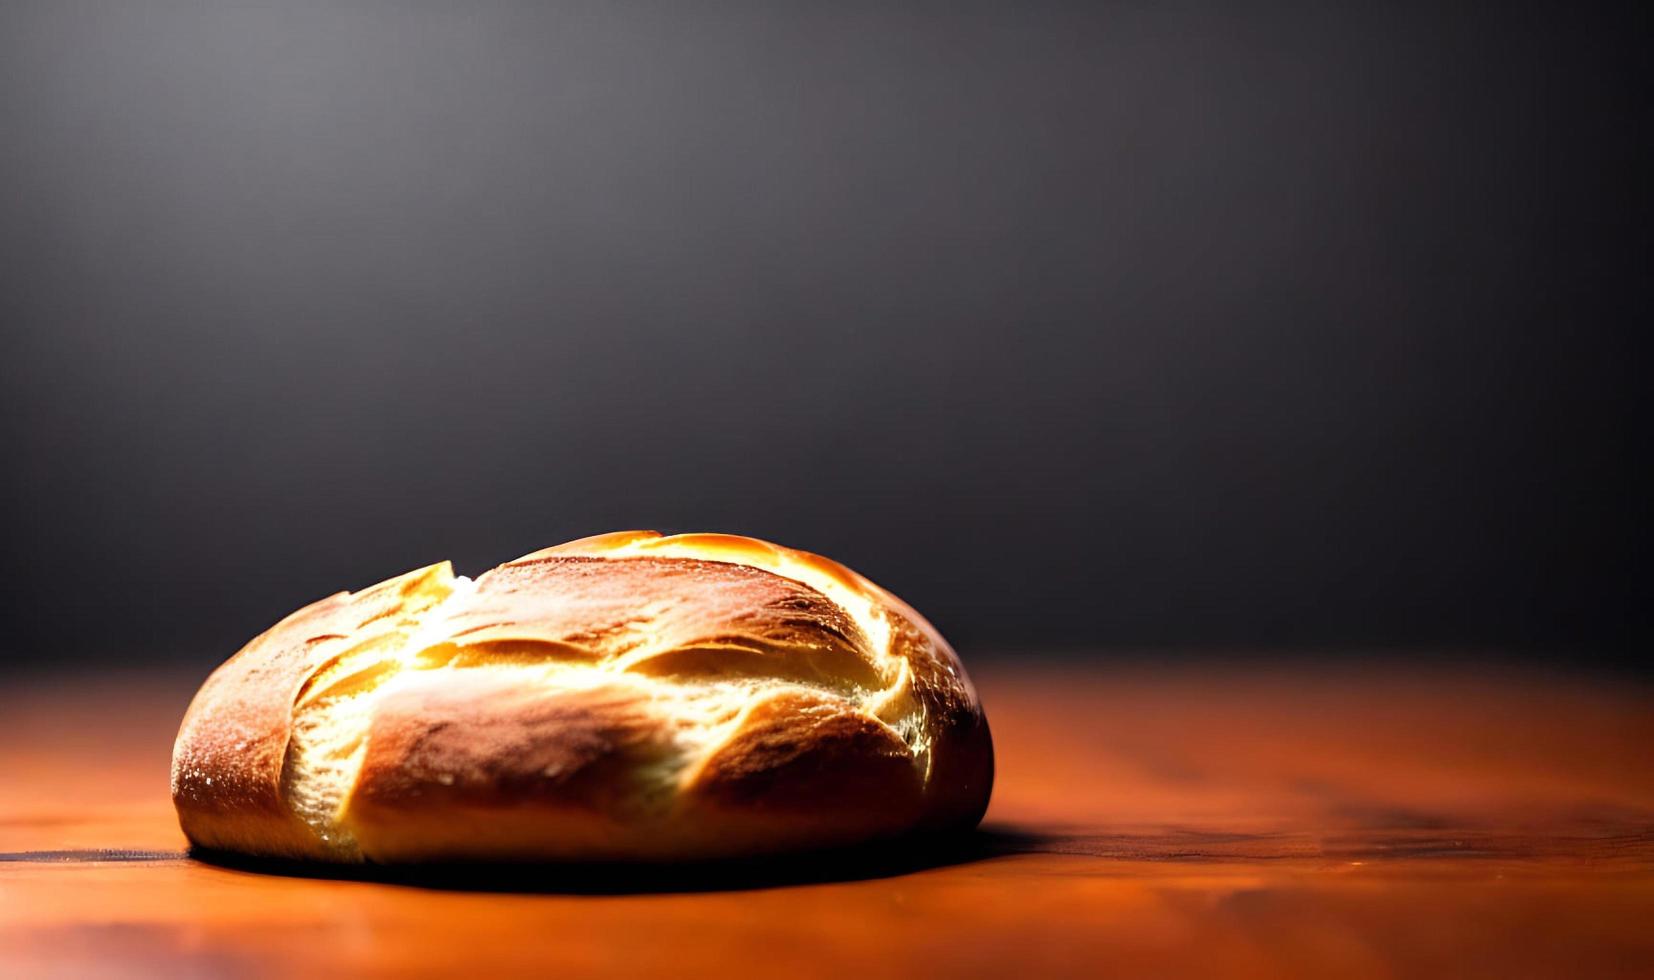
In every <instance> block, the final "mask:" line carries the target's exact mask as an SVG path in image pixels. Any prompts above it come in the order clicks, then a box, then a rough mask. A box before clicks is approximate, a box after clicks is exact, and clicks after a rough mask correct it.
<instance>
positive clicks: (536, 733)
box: [172, 531, 993, 863]
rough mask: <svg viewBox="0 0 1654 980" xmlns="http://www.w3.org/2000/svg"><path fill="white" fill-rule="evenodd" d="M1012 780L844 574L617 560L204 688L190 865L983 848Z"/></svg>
mask: <svg viewBox="0 0 1654 980" xmlns="http://www.w3.org/2000/svg"><path fill="white" fill-rule="evenodd" d="M992 781H993V752H992V745H991V742H990V739H989V734H988V726H987V723H986V720H985V719H984V718H983V715H982V709H981V705H980V703H979V702H978V700H977V696H976V692H975V691H974V689H973V688H972V686H971V683H970V681H969V680H968V679H967V678H966V676H965V672H964V669H963V668H962V667H961V665H960V663H959V660H958V657H957V656H956V655H955V654H954V652H953V650H952V649H951V648H950V647H949V646H948V644H947V643H946V641H944V640H943V639H942V637H941V636H940V635H938V634H937V632H936V631H935V629H933V628H932V627H931V626H930V624H928V623H927V622H925V620H924V619H923V617H921V616H920V615H919V614H918V613H916V612H914V611H913V610H912V609H911V608H909V607H908V606H907V605H906V604H904V603H903V602H902V601H901V600H899V599H897V598H896V597H894V596H892V595H891V594H890V593H888V592H886V591H884V590H883V589H881V588H879V587H878V586H876V585H874V584H873V583H871V582H869V581H868V580H867V579H865V578H862V577H861V576H860V575H857V574H856V573H854V572H852V571H850V570H849V569H847V568H844V567H843V566H841V565H838V564H836V563H834V562H832V561H828V560H827V559H824V558H821V557H818V556H816V555H811V554H808V553H805V552H801V551H794V550H791V549H787V548H782V547H779V546H776V545H772V544H768V543H766V542H763V541H757V540H754V539H751V538H742V537H734V536H730V535H720V534H688V535H677V536H673V537H662V536H660V535H658V534H656V533H654V532H643V531H639V532H622V533H617V534H607V535H601V536H598V537H594V538H586V539H583V540H580V541H575V542H571V543H569V544H565V545H559V546H557V547H554V548H548V549H545V550H543V551H538V552H535V553H533V554H531V555H528V556H526V557H524V558H519V559H517V560H516V561H512V562H507V563H506V564H504V565H501V566H499V567H498V568H495V569H493V570H491V571H489V572H487V573H485V574H483V575H482V576H480V577H479V578H477V580H476V581H475V582H472V581H470V580H468V579H465V578H462V577H456V576H455V575H454V574H453V570H452V569H451V568H450V566H449V565H448V564H447V563H446V562H444V563H441V564H437V565H432V566H430V567H428V568H422V569H419V570H417V571H413V572H409V573H407V574H405V575H401V576H399V577H397V578H393V579H390V580H388V581H386V582H382V583H380V584H378V585H375V586H373V587H371V588H368V589H364V590H362V591H360V592H355V593H348V592H341V593H339V594H337V595H334V596H331V597H329V598H326V599H323V600H321V601H319V602H316V603H313V604H311V605H309V606H306V607H305V608H303V609H301V610H299V611H298V612H296V613H293V614H292V615H291V616H288V617H287V618H286V619H283V620H282V621H281V622H279V623H277V624H276V625H275V626H273V627H271V628H270V629H269V630H267V631H266V632H265V633H264V634H263V635H261V636H259V637H257V638H256V639H254V640H253V641H252V642H251V643H249V644H247V646H246V647H245V648H243V649H242V650H241V652H239V653H237V654H236V655H235V656H234V657H232V658H231V659H230V660H229V661H228V662H226V663H225V664H224V665H223V666H221V667H220V668H218V670H217V671H216V672H214V673H213V674H212V676H211V677H209V678H208V679H207V681H206V683H205V684H204V685H203V686H202V688H201V690H200V692H199V693H198V694H197V695H196V697H195V700H194V702H193V703H192V704H191V705H190V708H189V711H188V713H187V714H186V715H185V717H184V721H183V725H182V728H181V729H180V731H179V733H178V740H177V743H176V745H175V747H174V751H173V763H172V795H173V801H174V803H175V804H176V806H177V809H178V817H179V821H180V823H181V824H182V826H183V829H184V833H185V834H186V835H187V836H188V837H189V839H190V841H192V842H193V843H194V844H195V845H197V846H199V847H204V848H211V849H218V850H227V851H235V852H241V853H246V854H254V855H266V856H275V857H286V858H301V859H311V860H322V861H342V862H355V861H375V862H384V863H399V862H427V861H493V860H498V861H524V860H528V861H541V860H543V861H676V860H698V859H711V858H725V857H745V856H754V855H762V854H772V853H780V852H791V851H801V850H812V849H818V848H829V847H837V846H844V845H852V844H857V843H861V842H864V841H871V840H875V839H885V838H891V837H896V836H899V835H905V834H914V833H919V834H923V833H937V832H944V831H948V830H957V829H961V828H969V827H971V826H974V825H975V823H976V822H977V821H978V820H979V819H980V818H981V816H982V813H983V810H984V809H985V808H986V806H987V802H988V794H989V790H990V788H991V785H992Z"/></svg>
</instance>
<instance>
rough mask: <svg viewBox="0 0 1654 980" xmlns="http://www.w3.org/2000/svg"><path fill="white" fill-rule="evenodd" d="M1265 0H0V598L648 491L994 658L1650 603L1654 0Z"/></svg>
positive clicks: (1611, 615)
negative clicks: (840, 566)
mask: <svg viewBox="0 0 1654 980" xmlns="http://www.w3.org/2000/svg"><path fill="white" fill-rule="evenodd" d="M1248 6H1249V5H1245V4H1231V3H1222V2H1217V0H1211V2H1205V3H1193V4H1189V3H1171V4H1118V5H1107V4H1095V5H1082V4H1065V3H1017V4H1009V3H1007V4H1001V5H994V6H982V5H974V4H912V3H905V4H890V3H884V4H863V3H820V4H804V3H766V2H750V3H717V2H697V3H671V4H658V5H656V4H637V3H614V2H604V3H592V4H539V3H522V4H509V3H499V2H483V0H471V2H466V3H452V4H449V3H392V2H382V0H377V2H335V0H330V2H327V3H314V4H312V3H301V2H286V3H260V4H235V3H226V2H211V3H209V2H201V3H169V2H142V0H111V2H107V3H78V2H71V0H41V2H31V3H19V2H16V0H0V127H3V129H0V317H3V324H4V333H3V344H4V347H3V351H0V354H3V367H0V399H3V406H4V416H3V419H4V421H3V425H4V430H3V437H4V448H5V459H6V466H5V477H4V481H5V482H4V495H5V496H4V500H3V501H0V503H3V507H0V521H3V529H4V534H5V541H4V548H3V549H0V563H3V564H0V573H3V575H4V583H5V586H6V589H5V598H4V602H3V610H4V613H5V617H6V623H5V629H6V637H7V638H6V640H5V642H4V644H3V645H0V650H3V655H4V656H7V657H10V658H12V659H13V661H14V662H23V663H37V664H72V663H80V662H93V661H109V660H120V661H127V662H143V661H145V660H147V659H154V658H170V659H172V660H175V661H184V662H190V663H199V664H203V665H204V664H210V663H213V662H216V661H217V660H218V659H221V658H222V657H223V656H225V655H226V654H228V653H229V652H231V651H232V650H233V649H234V648H235V647H236V646H237V645H239V644H240V642H241V641H242V640H244V639H246V638H247V637H248V636H250V635H251V634H253V633H255V632H257V631H258V630H259V629H261V628H263V627H264V626H265V625H267V624H268V623H270V622H271V621H273V620H274V619H276V618H278V617H279V616H280V615H282V614H285V613H286V612H287V611H289V610H290V609H291V608H293V607H295V606H296V605H298V604H300V603H301V602H303V601H306V600H309V599H312V598H315V597H317V596H320V595H322V594H325V593H327V592H330V591H333V590H335V589H337V588H341V587H356V586H362V585H366V584H368V583H371V582H373V581H375V580H377V579H378V578H381V577H384V576H386V575H389V574H391V573H395V572H398V571H401V570H403V569H405V568H408V567H411V566H413V565H415V564H420V563H425V562H429V561H432V560H435V559H438V558H443V557H451V558H453V559H454V560H455V561H456V562H457V564H458V565H459V566H460V568H461V570H462V571H471V572H475V571H478V570H480V569H481V568H483V567H486V566H488V565H491V564H493V563H495V562H497V561H500V560H502V559H505V558H509V557H512V556H514V555H516V554H519V553H522V552H525V551H528V550H530V549H532V548H535V547H538V546H541V545H545V544H549V543H553V542H556V541H560V540H563V539H566V538H570V537H574V536H578V535H583V534H587V533H591V532H596V531H602V530H608V529H617V528H627V527H659V528H662V529H667V530H690V529H721V530H729V531H737V532H745V533H750V534H756V535H760V536H763V537H768V538H773V539H776V540H779V541H781V542H784V543H787V544H791V545H795V546H800V547H804V548H809V549H812V550H817V551H821V552H824V553H826V554H829V555H832V556H834V557H837V558H839V559H841V560H843V561H845V562H847V563H849V564H851V565H852V566H854V567H856V568H858V569H860V570H862V571H864V572H865V573H867V574H869V575H870V576H872V577H873V578H875V579H877V580H879V581H880V582H882V583H884V584H886V585H888V586H889V587H891V588H892V589H894V590H895V591H897V592H899V593H901V594H902V595H904V596H905V597H907V598H908V599H910V600H911V601H912V602H913V603H914V604H915V605H917V606H918V607H919V608H920V609H922V610H924V611H925V612H927V613H928V614H929V615H930V616H931V617H932V618H933V619H934V620H935V621H936V622H937V623H938V625H939V626H941V627H942V628H943V630H944V631H945V632H947V633H948V634H950V635H951V636H952V637H953V638H954V639H955V641H956V643H957V645H959V646H960V647H961V648H963V649H965V650H966V651H967V653H972V652H979V653H980V654H982V655H986V654H987V653H990V652H992V651H996V650H997V651H1011V652H1019V651H1025V650H1034V649H1066V650H1072V651H1103V652H1107V651H1123V650H1134V649H1135V650H1142V649H1149V650H1158V649H1165V650H1171V649H1230V650H1237V649H1238V650H1242V651H1246V650H1251V651H1259V650H1277V649H1295V650H1308V651H1315V650H1361V649H1370V648H1375V647H1379V648H1386V649H1423V650H1449V651H1459V652H1463V651H1471V652H1476V651H1482V652H1487V651H1495V652H1497V651H1508V652H1513V653H1517V654H1521V655H1527V656H1535V655H1537V656H1542V657H1547V658H1554V659H1555V660H1556V661H1557V662H1570V663H1571V662H1591V663H1600V662H1603V661H1605V660H1612V659H1614V658H1616V657H1620V656H1623V655H1625V654H1626V652H1627V651H1630V650H1633V649H1634V648H1635V645H1636V644H1637V643H1638V642H1640V641H1641V640H1643V639H1646V638H1647V637H1648V635H1649V630H1648V624H1649V616H1648V604H1647V601H1646V599H1647V594H1646V579H1645V576H1644V575H1643V574H1642V564H1643V555H1644V552H1643V551H1642V550H1641V549H1642V548H1643V546H1644V542H1645V541H1646V538H1645V537H1644V536H1643V534H1642V526H1641V525H1642V518H1643V517H1644V512H1645V510H1646V500H1647V494H1648V491H1649V487H1648V485H1647V483H1646V482H1645V481H1641V480H1640V479H1638V478H1637V477H1636V475H1635V470H1634V469H1633V464H1634V463H1635V461H1636V457H1638V456H1640V455H1646V442H1645V441H1643V439H1642V438H1641V434H1640V433H1637V432H1634V431H1633V430H1632V428H1631V426H1630V423H1629V419H1630V417H1631V415H1632V413H1633V410H1634V409H1635V408H1636V399H1637V394H1638V391H1637V389H1638V388H1639V387H1640V386H1641V385H1642V383H1643V379H1642V375H1643V365H1642V363H1641V362H1640V361H1638V360H1636V359H1635V358H1634V357H1633V354H1632V351H1631V344H1630V340H1631V333H1632V331H1633V330H1634V329H1635V328H1638V327H1646V326H1647V323H1648V317H1647V314H1648V312H1649V306H1648V303H1647V299H1648V288H1647V287H1648V282H1649V277H1648V260H1649V249H1648V247H1647V246H1648V227H1649V226H1648V222H1647V219H1648V217H1649V215H1648V208H1647V188H1648V176H1647V175H1648V171H1647V169H1646V159H1645V158H1644V157H1643V156H1642V155H1641V154H1640V152H1638V151H1639V146H1638V144H1639V141H1640V139H1641V135H1642V133H1643V132H1644V131H1645V130H1646V129H1647V120H1646V114H1645V113H1644V112H1643V108H1644V97H1643V95H1642V93H1641V92H1640V90H1639V86H1638V84H1637V83H1638V82H1639V79H1637V78H1635V77H1634V76H1635V75H1636V74H1637V72H1635V71H1634V70H1633V69H1634V68H1636V66H1637V65H1638V63H1639V62H1640V60H1641V59H1643V58H1645V57H1646V52H1647V32H1646V31H1645V30H1644V28H1645V26H1646V25H1644V24H1642V23H1640V22H1635V21H1633V20H1632V19H1631V18H1630V17H1629V16H1624V15H1621V14H1620V13H1618V12H1615V11H1611V10H1608V9H1606V8H1601V7H1596V8H1593V7H1590V6H1584V7H1578V6H1576V5H1563V4H1556V5H1552V6H1523V5H1513V4H1499V5H1487V9H1485V10H1482V11H1480V12H1472V11H1469V10H1463V9H1443V7H1444V6H1445V7H1451V6H1452V5H1439V4H1431V5H1419V9H1417V10H1413V11H1406V10H1400V9H1390V10H1378V9H1364V8H1363V7H1351V8H1339V7H1338V6H1336V5H1328V4H1323V3H1306V4H1303V5H1302V6H1301V7H1297V8H1294V9H1287V8H1280V7H1276V8H1271V9H1269V10H1267V11H1264V10H1262V9H1261V8H1257V7H1251V9H1249V10H1244V11H1243V10H1242V9H1240V8H1243V7H1248ZM1371 6H1372V7H1373V8H1378V7H1380V6H1383V7H1391V6H1392V5H1388V4H1386V5H1378V4H1373V5H1371Z"/></svg>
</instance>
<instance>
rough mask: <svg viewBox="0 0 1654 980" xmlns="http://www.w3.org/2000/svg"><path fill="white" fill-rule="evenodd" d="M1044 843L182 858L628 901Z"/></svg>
mask: <svg viewBox="0 0 1654 980" xmlns="http://www.w3.org/2000/svg"><path fill="white" fill-rule="evenodd" d="M1044 837H1045V835H1043V834H1039V833H1035V832H1029V831H1024V830H1017V829H1013V828H1007V827H981V828H977V829H975V830H972V831H969V832H966V833H959V834H952V835H946V836H942V837H927V838H926V839H925V840H923V841H917V840H913V839H907V840H895V841H889V842H886V843H881V844H876V845H867V846H863V847H857V848H845V849H842V850H832V851H819V852H814V853H809V854H799V855H789V856H784V857H767V858H747V859H741V860H721V861H700V862H685V863H679V864H617V863H601V864H571V863H526V864H494V863H464V864H421V865H400V866H391V865H376V864H362V865H338V864H323V863H318V862H311V861H291V860H282V859H274V858H255V857H248V856H246V855H243V854H233V853H228V852H224V851H209V850H203V849H200V848H195V849H192V850H191V851H190V857H191V858H193V859H195V860H197V861H201V862H203V863H206V864H211V865H214V866H216V867H220V868H226V869H229V870H233V871H240V872H245V873H249V874H260V875H280V876H284V877H300V878H317V879H325V880H333V881H366V882H376V883H379V884H388V885H401V886H405V887H410V888H425V889H432V890H437V891H468V892H514V893H522V894H548V895H632V894H650V893H654V894H663V893H693V892H724V891H751V890H756V889H764V888H783V887H790V886H798V885H818V884H829V883H833V882H850V881H869V880H874V879H880V878H895V877H900V876H902V875H908V874H914V873H917V872H920V871H928V870H931V869H934V868H944V867H953V866H957V865H964V864H972V863H975V862H978V861H986V860H990V859H992V858H997V857H1005V856H1007V855H1011V854H1025V853H1028V852H1030V851H1037V850H1043V849H1045V848H1044V846H1043V844H1042V842H1043V838H1044Z"/></svg>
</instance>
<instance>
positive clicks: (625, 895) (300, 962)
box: [0, 660, 1654, 980]
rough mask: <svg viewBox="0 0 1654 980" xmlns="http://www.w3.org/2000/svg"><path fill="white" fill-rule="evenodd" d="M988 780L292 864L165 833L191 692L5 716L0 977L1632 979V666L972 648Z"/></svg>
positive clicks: (1645, 869) (1649, 798)
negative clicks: (425, 863) (971, 805)
mask: <svg viewBox="0 0 1654 980" xmlns="http://www.w3.org/2000/svg"><path fill="white" fill-rule="evenodd" d="M975 673H976V674H977V678H978V682H979V687H980V688H981V690H982V694H983V698H984V701H985V703H986V705H987V708H988V712H989V717H990V720H991V721H992V723H993V726H994V734H995V742H996V746H997V749H998V757H999V779H998V783H997V786H996V790H995V795H994V802H993V807H992V809H991V810H990V812H989V816H988V820H987V822H986V824H985V827H984V830H983V832H982V833H980V834H978V835H975V836H973V837H972V838H970V839H968V840H965V841H961V842H956V843H952V844H949V845H948V846H946V847H941V848H937V849H934V850H931V851H925V852H903V853H890V852H873V853H870V854H864V855H859V856H858V855H841V856H837V857H834V858H831V859H826V860H818V861H814V862H791V863H785V862H784V863H780V864H763V865H748V866H725V867H721V868H710V869H688V870H679V871H671V872H658V873H657V872H648V871H643V872H639V871H631V872H626V871H620V870H616V869H601V868H597V869H592V868H587V869H566V868H565V869H555V868H544V869H533V868H530V869H508V870H505V871H489V872H474V871H466V870H464V869H447V870H444V871H441V872H428V873H423V874H413V875H397V874H389V875H384V874H381V875H377V876H374V875H369V876H366V877H362V876H357V877H344V878H330V877H317V876H315V875H314V873H313V872H312V870H311V869H304V868H292V867H273V866H268V865H258V864H251V865H230V866H226V865H222V864H213V863H206V862H203V861H200V860H196V859H192V858H190V857H188V856H186V854H185V853H184V842H183V840H182V838H181V836H180V835H179V833H178V830H177V826H176V824H175V822H174V819H173V816H172V810H171V806H170V803H169V802H168V799H167V760H168V753H169V750H170V747H171V742H172V736H173V733H174V729H175V727H176V724H177V721H178V718H179V717H180V716H181V715H182V713H183V709H184V706H185V704H186V702H187V701H188V698H189V697H190V695H191V694H192V693H193V691H194V687H195V685H196V684H197V683H198V681H199V678H198V677H188V676H185V677H180V676H157V675H154V674H146V673H136V672H130V673H121V674H115V675H105V676H102V677H100V678H99V679H96V680H92V679H87V678H73V677H59V678H51V677H35V678H33V679H30V680H18V679H12V680H9V681H7V680H0V683H3V684H5V690H4V700H3V704H4V705H5V707H4V708H3V709H0V711H3V713H4V714H3V723H0V852H3V853H0V976H4V977H8V978H9V977H27V976H35V975H48V976H73V977H101V976H146V975H153V976H166V977H187V976H321V975H340V974H353V975H385V976H409V975H424V974H432V975H436V974H453V975H463V976H492V975H502V974H512V973H534V974H542V975H565V976H566V975H586V974H592V975H607V976H617V977H620V976H625V977H631V976H639V975H647V974H671V975H679V976H709V975H710V976H742V975H754V974H757V975H766V976H776V977H828V976H834V977H852V978H857V980H859V978H867V977H884V976H891V977H896V976H900V977H908V978H913V977H927V976H943V977H949V976H953V977H957V976H969V977H978V976H979V977H1004V976H1077V977H1078V976H1085V977H1101V976H1152V977H1185V976H1187V977H1316V978H1321V977H1341V978H1366V977H1413V976H1418V977H1499V978H1508V977H1627V978H1632V977H1636V978H1648V977H1654V711H1651V708H1650V705H1651V703H1654V702H1651V699H1650V692H1649V689H1648V688H1647V687H1646V686H1643V685H1641V684H1639V683H1636V682H1631V681H1624V680H1621V681H1612V680H1609V679H1602V678H1597V679H1589V678H1579V677H1571V676H1567V675H1561V674H1545V673H1536V672H1532V671H1526V670H1514V669H1511V668H1498V667H1491V666H1461V667H1453V668H1441V667H1436V668H1432V667H1423V666H1420V665H1417V664H1406V665H1396V664H1391V665H1385V664H1383V663H1378V664H1374V665H1368V666H1362V667H1348V666H1346V667H1341V668H1337V669H1332V668H1323V667H1317V666H1316V665H1314V664H1312V663H1301V664H1297V665H1290V666H1288V665H1283V666H1279V667H1275V668H1270V669H1258V668H1256V667H1255V666H1254V667H1245V668H1243V667H1238V666H1235V667H1225V666H1221V665H1219V664H1211V663H1207V664H1196V663H1187V662H1186V663H1184V664H1182V665H1180V666H1172V667H1160V668H1156V667H1148V666H1134V667H1114V668H1103V667H1092V668H1084V669H1082V668H1076V667H1063V666H1060V665H1055V664H1053V663H1049V662H1041V661H1038V660H1027V661H1022V662H1015V661H1001V662H999V663H997V664H982V665H978V666H976V669H975Z"/></svg>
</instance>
